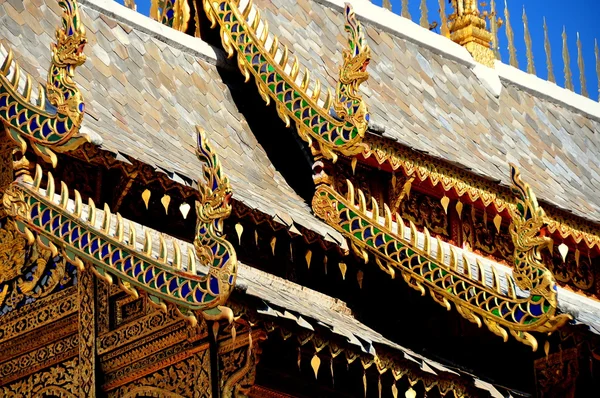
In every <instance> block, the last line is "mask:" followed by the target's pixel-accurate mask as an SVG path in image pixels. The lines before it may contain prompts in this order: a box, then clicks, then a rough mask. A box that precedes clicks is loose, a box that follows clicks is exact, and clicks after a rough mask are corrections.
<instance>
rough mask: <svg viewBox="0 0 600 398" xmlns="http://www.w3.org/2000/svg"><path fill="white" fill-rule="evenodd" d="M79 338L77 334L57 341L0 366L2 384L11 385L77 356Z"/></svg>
mask: <svg viewBox="0 0 600 398" xmlns="http://www.w3.org/2000/svg"><path fill="white" fill-rule="evenodd" d="M78 347H79V338H78V336H77V334H74V335H71V336H69V337H67V338H64V339H62V340H58V341H55V342H54V343H52V344H48V345H46V346H44V347H41V348H39V349H37V350H33V351H30V352H27V353H25V354H23V355H21V356H19V357H17V358H14V359H12V360H10V361H6V362H3V363H2V364H0V380H1V383H3V384H5V383H10V382H11V381H13V380H17V379H19V378H21V377H23V376H26V375H28V374H32V373H35V372H37V371H38V370H40V369H43V368H45V367H47V366H49V365H53V364H55V363H58V362H61V361H63V360H65V359H68V358H72V357H74V356H76V355H77V350H78Z"/></svg>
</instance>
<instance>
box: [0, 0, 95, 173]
mask: <svg viewBox="0 0 600 398" xmlns="http://www.w3.org/2000/svg"><path fill="white" fill-rule="evenodd" d="M58 5H59V6H60V7H61V8H62V10H63V13H62V23H61V25H60V27H59V28H58V29H57V30H56V42H54V43H52V46H51V50H52V59H51V63H50V68H49V70H48V78H47V81H46V85H45V86H42V85H40V86H39V88H38V90H37V96H38V97H37V101H34V100H33V98H32V78H31V76H29V75H28V74H25V73H23V76H22V74H21V68H20V66H19V64H18V63H17V62H16V61H15V60H14V54H13V52H12V50H10V49H9V50H8V51H6V53H5V54H4V55H5V57H4V62H3V63H2V66H1V67H0V121H2V122H3V123H4V125H5V126H7V127H8V131H9V133H10V137H11V138H12V139H13V141H15V142H16V143H17V145H19V146H20V147H21V151H22V152H23V153H24V152H25V150H26V148H27V145H28V144H31V148H32V149H33V150H34V151H35V152H36V153H37V154H38V155H39V156H40V157H41V158H42V159H44V160H46V161H48V162H50V163H52V165H53V166H56V163H57V157H56V154H55V152H66V151H69V150H73V149H75V148H77V147H78V146H79V145H81V144H83V143H84V142H88V141H89V139H88V137H86V136H85V135H83V134H80V133H79V128H80V127H81V122H82V120H83V116H84V111H85V103H84V101H83V96H82V95H81V92H80V91H79V88H78V87H77V85H76V84H75V81H74V77H75V70H76V68H77V67H78V66H81V65H83V63H84V62H85V60H86V56H85V54H84V53H83V49H84V47H85V45H86V44H87V38H86V33H85V27H84V26H83V23H82V21H81V16H80V14H79V6H78V4H77V1H75V0H58ZM2 52H4V49H3V48H2V47H1V46H0V53H2ZM9 76H10V78H9ZM21 78H23V79H24V80H25V87H24V89H23V91H20V90H19V82H20V81H21Z"/></svg>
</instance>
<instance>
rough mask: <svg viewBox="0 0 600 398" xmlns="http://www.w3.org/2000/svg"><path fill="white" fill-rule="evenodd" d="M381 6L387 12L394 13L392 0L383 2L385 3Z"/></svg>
mask: <svg viewBox="0 0 600 398" xmlns="http://www.w3.org/2000/svg"><path fill="white" fill-rule="evenodd" d="M381 6H382V7H383V8H385V9H386V10H390V11H392V3H391V2H390V0H383V1H382V2H381Z"/></svg>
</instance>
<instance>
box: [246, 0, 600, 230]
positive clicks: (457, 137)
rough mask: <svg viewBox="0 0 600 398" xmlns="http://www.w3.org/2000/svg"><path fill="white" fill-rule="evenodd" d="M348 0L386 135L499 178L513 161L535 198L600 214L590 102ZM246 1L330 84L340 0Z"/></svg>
mask: <svg viewBox="0 0 600 398" xmlns="http://www.w3.org/2000/svg"><path fill="white" fill-rule="evenodd" d="M351 3H353V4H354V9H355V12H356V14H357V16H358V18H359V19H360V20H361V22H362V24H363V27H364V28H365V32H366V36H367V40H368V43H369V46H370V47H371V56H372V60H371V63H370V64H369V73H370V78H369V80H368V81H367V82H366V83H365V84H363V85H362V86H361V88H362V91H363V92H364V93H365V94H366V95H365V100H366V103H367V105H368V107H369V111H370V112H371V116H372V118H371V121H372V123H371V124H372V125H373V124H378V125H381V126H383V127H384V128H385V132H384V133H383V135H384V136H385V137H387V138H389V139H390V140H393V141H397V142H398V143H399V144H402V145H404V146H407V147H410V148H413V149H415V150H417V151H419V152H425V153H428V154H429V155H430V156H433V157H436V158H440V159H443V160H445V161H448V162H450V163H452V164H454V165H458V166H459V167H462V168H465V169H468V170H470V171H471V172H473V173H475V174H479V175H482V176H485V177H487V178H489V179H491V180H495V181H500V182H501V183H502V184H503V185H504V186H508V185H509V176H508V172H507V170H508V163H509V162H512V163H515V164H516V165H517V166H518V167H519V168H520V170H521V171H522V173H523V176H524V178H525V179H526V180H527V181H530V182H531V186H532V188H533V189H534V191H535V192H536V193H537V195H538V198H540V199H542V200H543V201H545V202H548V203H550V204H552V205H555V206H557V207H560V208H563V209H566V210H569V211H572V212H573V213H575V214H577V215H578V216H580V217H583V218H586V219H590V220H593V221H600V199H599V195H598V192H600V160H599V159H600V137H599V136H598V134H599V133H600V105H599V104H598V103H595V102H593V101H592V100H589V99H587V98H584V97H582V96H579V95H577V94H574V93H572V92H570V91H568V90H565V89H562V88H560V87H558V86H556V85H554V84H552V83H549V82H546V81H542V80H541V79H539V78H537V77H535V76H533V75H527V74H525V73H524V72H521V71H519V70H517V69H515V68H513V67H510V66H507V65H504V64H502V63H500V62H497V64H496V65H497V67H496V69H495V71H492V70H485V71H484V69H486V68H483V67H482V66H481V65H478V64H476V63H475V62H474V61H473V59H472V57H471V56H470V54H468V52H467V51H466V50H465V49H464V48H463V47H461V46H459V45H458V44H456V43H454V42H452V41H451V40H449V39H447V38H445V37H443V36H440V35H439V34H436V33H433V32H430V31H428V30H427V29H424V28H422V27H420V26H418V25H417V24H415V23H413V22H412V21H410V20H408V19H405V18H402V17H400V16H399V15H396V14H393V13H391V12H390V11H387V10H385V9H382V8H380V7H377V6H375V5H373V4H371V3H369V2H367V1H351ZM255 4H256V6H257V7H258V8H259V9H260V10H261V11H262V16H263V18H264V19H265V20H267V21H268V22H269V26H270V30H271V32H272V34H274V35H276V36H278V37H279V39H280V41H281V42H282V43H284V44H286V45H288V46H289V47H290V50H291V52H292V53H293V54H294V55H297V56H298V58H299V61H300V64H301V65H303V66H304V67H306V68H308V69H309V70H310V71H311V73H312V74H313V75H314V76H315V77H316V78H319V79H321V81H323V82H327V83H328V84H329V86H330V87H335V86H334V85H335V82H336V79H337V73H338V65H339V64H340V62H341V59H342V54H341V51H342V50H343V49H344V48H345V43H346V38H345V36H344V34H343V30H342V27H343V26H344V15H343V12H342V6H343V2H342V1H339V0H256V1H255ZM490 73H491V74H492V78H491V79H490V76H489V74H490ZM494 74H498V75H499V77H500V81H499V82H498V83H501V86H502V88H501V92H500V96H499V97H498V98H496V96H495V95H494V93H493V92H492V91H494V90H495V89H494V88H493V86H494V79H495V80H496V81H497V80H498V76H493V75H494ZM488 87H490V88H488Z"/></svg>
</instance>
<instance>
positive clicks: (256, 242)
mask: <svg viewBox="0 0 600 398" xmlns="http://www.w3.org/2000/svg"><path fill="white" fill-rule="evenodd" d="M254 243H255V244H256V247H258V231H257V230H254Z"/></svg>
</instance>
